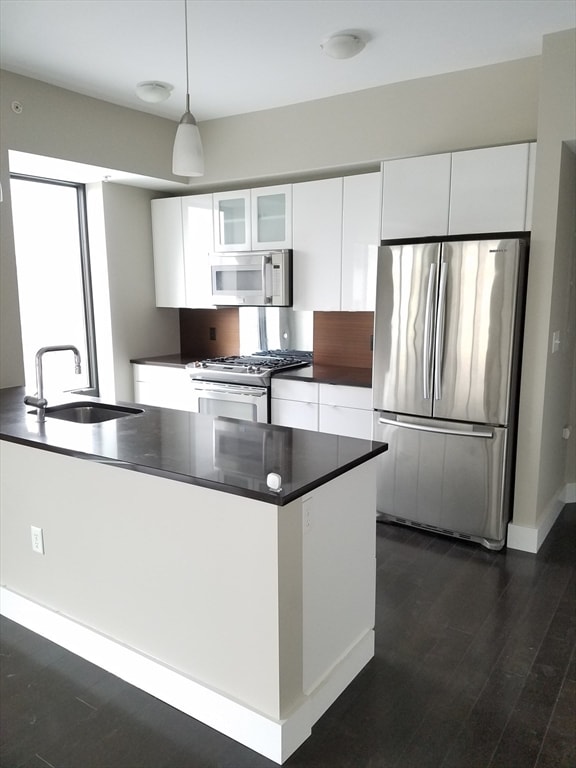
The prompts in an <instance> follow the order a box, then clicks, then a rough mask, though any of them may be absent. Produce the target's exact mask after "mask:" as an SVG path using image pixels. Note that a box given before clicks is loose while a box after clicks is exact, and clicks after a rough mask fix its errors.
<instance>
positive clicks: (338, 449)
mask: <svg viewBox="0 0 576 768" xmlns="http://www.w3.org/2000/svg"><path fill="white" fill-rule="evenodd" d="M24 394H25V390H24V388H23V387H11V388H9V389H2V390H0V438H1V439H3V440H7V441H9V442H14V443H20V444H22V445H27V446H32V447H36V448H40V449H42V450H47V451H54V452H56V453H62V454H65V455H68V456H74V457H76V458H79V459H87V460H90V461H98V462H103V463H106V464H112V465H114V466H118V467H122V468H125V469H129V470H134V471H136V472H145V473H148V474H152V475H158V476H160V477H166V478H169V479H172V480H177V481H180V482H184V483H191V484H192V485H200V486H204V487H206V488H213V489H215V490H220V491H223V492H225V493H233V494H236V495H239V496H246V497H249V498H253V499H258V500H260V501H265V502H268V503H271V504H275V505H279V506H282V505H284V504H287V503H288V502H290V501H293V500H294V499H297V498H299V497H301V496H303V495H304V494H305V493H308V492H309V491H311V490H313V489H314V488H317V487H319V486H320V485H323V484H324V483H326V482H328V481H329V480H331V479H333V478H334V477H337V476H338V475H342V474H344V473H345V472H347V471H349V470H350V469H352V468H353V467H356V466H358V465H360V464H363V463H364V462H365V461H368V460H369V459H371V458H373V457H374V456H377V455H379V454H381V453H384V452H385V451H386V450H387V445H386V444H385V443H379V442H376V441H370V440H358V439H356V438H352V437H340V436H337V435H326V434H322V433H319V432H309V431H307V430H302V429H292V428H290V427H280V426H275V425H273V424H257V423H254V422H250V421H239V420H236V419H227V418H213V417H211V416H204V415H200V414H195V413H188V412H185V411H175V410H171V409H168V408H154V407H152V406H148V405H146V406H143V405H136V406H135V407H138V408H143V409H144V411H143V413H140V414H136V415H130V416H125V417H123V418H120V419H114V420H111V421H106V422H102V423H99V424H75V423H72V422H67V421H63V420H60V419H54V418H50V417H47V418H46V421H45V422H44V423H43V424H39V423H38V422H37V421H36V416H35V413H34V412H32V413H30V411H33V409H32V408H30V407H29V406H25V405H24V403H23V398H24ZM73 400H74V402H77V401H85V402H99V399H98V398H91V397H80V396H76V397H74V398H73ZM55 404H56V403H49V405H55ZM129 405H132V406H134V404H133V403H130V404H129ZM269 472H277V473H278V474H280V475H281V477H282V490H281V491H280V492H273V491H270V490H269V489H268V487H267V485H266V477H267V474H268V473H269Z"/></svg>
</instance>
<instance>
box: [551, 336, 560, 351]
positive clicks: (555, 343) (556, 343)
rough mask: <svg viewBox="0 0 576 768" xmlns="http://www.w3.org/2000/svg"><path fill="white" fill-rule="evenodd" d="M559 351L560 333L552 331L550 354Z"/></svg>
mask: <svg viewBox="0 0 576 768" xmlns="http://www.w3.org/2000/svg"><path fill="white" fill-rule="evenodd" d="M559 349H560V331H554V333H553V334H552V354H554V353H555V352H558V350H559Z"/></svg>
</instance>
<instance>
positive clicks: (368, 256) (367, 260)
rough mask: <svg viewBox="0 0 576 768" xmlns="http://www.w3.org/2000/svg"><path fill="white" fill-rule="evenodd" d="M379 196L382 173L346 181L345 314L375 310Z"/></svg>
mask: <svg viewBox="0 0 576 768" xmlns="http://www.w3.org/2000/svg"><path fill="white" fill-rule="evenodd" d="M380 195H381V177H380V174H379V173H365V174H362V175H360V176H347V177H345V178H344V182H343V211H342V297H341V309H342V310H345V311H352V312H362V311H366V312H373V311H374V305H375V302H376V262H377V257H378V245H379V244H380V238H379V232H380Z"/></svg>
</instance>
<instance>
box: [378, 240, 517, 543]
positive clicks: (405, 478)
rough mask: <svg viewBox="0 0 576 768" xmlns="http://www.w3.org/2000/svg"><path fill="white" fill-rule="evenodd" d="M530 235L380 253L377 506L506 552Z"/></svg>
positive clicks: (402, 246)
mask: <svg viewBox="0 0 576 768" xmlns="http://www.w3.org/2000/svg"><path fill="white" fill-rule="evenodd" d="M527 245H528V244H527V240H526V239H525V238H522V237H510V238H509V239H504V238H503V239H495V238H494V237H492V239H487V240H478V239H474V240H472V239H465V238H459V239H451V238H447V239H446V240H445V241H442V242H439V241H427V242H425V241H422V242H415V243H410V242H407V241H405V240H404V241H396V242H393V241H388V242H386V243H383V245H382V247H381V248H380V249H379V252H378V277H377V300H376V311H375V315H374V318H375V319H374V369H373V388H374V408H375V421H374V439H375V440H382V441H384V442H386V443H388V444H389V450H388V452H387V453H386V455H385V456H384V457H382V459H381V462H380V472H379V479H378V512H379V517H380V519H382V520H388V521H394V522H400V523H405V524H409V525H414V526H418V527H420V528H425V529H429V530H432V531H436V532H439V533H444V534H449V535H452V536H458V537H461V538H465V539H470V540H472V541H476V542H479V543H481V544H483V545H484V546H486V547H488V548H490V549H500V548H502V546H503V545H504V543H505V539H506V524H507V521H508V519H509V515H510V507H511V503H512V490H513V473H514V466H513V465H514V455H515V432H516V411H517V396H518V378H519V364H520V352H521V342H522V338H521V336H522V325H523V323H522V318H523V309H524V291H525V280H526V271H527V250H528V248H527Z"/></svg>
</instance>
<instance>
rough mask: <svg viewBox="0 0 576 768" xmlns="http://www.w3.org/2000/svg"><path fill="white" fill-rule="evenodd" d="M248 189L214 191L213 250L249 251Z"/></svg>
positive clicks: (250, 243)
mask: <svg viewBox="0 0 576 768" xmlns="http://www.w3.org/2000/svg"><path fill="white" fill-rule="evenodd" d="M250 223H251V222H250V190H249V189H246V190H238V191H235V192H215V193H214V250H216V251H218V252H222V251H249V250H251V248H252V236H251V231H250Z"/></svg>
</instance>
